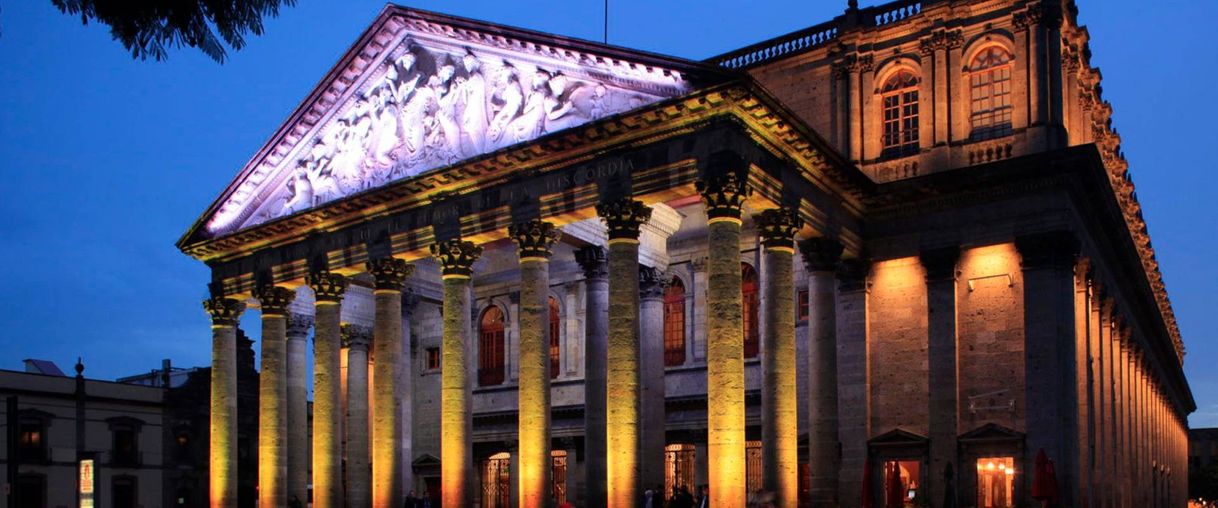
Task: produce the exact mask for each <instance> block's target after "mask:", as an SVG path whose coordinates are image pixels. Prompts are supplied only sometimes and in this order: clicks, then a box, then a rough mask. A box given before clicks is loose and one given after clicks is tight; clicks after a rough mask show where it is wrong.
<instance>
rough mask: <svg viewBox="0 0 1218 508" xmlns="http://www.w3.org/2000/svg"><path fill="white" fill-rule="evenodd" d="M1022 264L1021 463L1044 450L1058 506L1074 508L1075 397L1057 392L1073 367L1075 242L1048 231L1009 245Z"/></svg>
mask: <svg viewBox="0 0 1218 508" xmlns="http://www.w3.org/2000/svg"><path fill="white" fill-rule="evenodd" d="M1015 247H1016V248H1017V249H1018V250H1019V255H1020V257H1021V260H1022V265H1023V280H1024V337H1025V339H1024V340H1025V348H1024V350H1025V354H1024V356H1025V358H1024V362H1025V371H1026V372H1025V379H1026V382H1027V394H1026V398H1027V405H1026V411H1027V429H1028V430H1027V448H1026V450H1027V453H1028V456H1027V461H1028V462H1027V463H1028V464H1031V463H1033V462H1034V461H1035V457H1036V454H1037V453H1038V452H1039V451H1040V450H1041V449H1044V450H1045V453H1046V454H1047V455H1048V456H1049V458H1050V459H1052V460H1053V461H1054V462H1055V463H1056V468H1055V469H1056V471H1057V475H1058V485H1059V486H1060V492H1061V493H1062V499H1061V504H1062V505H1063V506H1074V504H1075V503H1074V493H1075V492H1076V490H1077V489H1076V488H1075V485H1076V481H1077V477H1078V468H1077V467H1076V466H1075V462H1076V460H1077V458H1078V437H1077V436H1078V411H1077V410H1076V409H1075V408H1076V407H1077V404H1078V397H1077V396H1076V394H1075V393H1074V391H1073V390H1062V389H1061V383H1062V380H1063V379H1071V380H1073V379H1077V377H1076V376H1077V366H1076V365H1075V363H1074V358H1075V354H1074V347H1075V342H1074V267H1075V265H1076V259H1075V258H1076V255H1077V254H1078V240H1077V239H1076V238H1075V237H1074V235H1073V234H1072V233H1070V232H1067V231H1054V232H1048V233H1040V234H1035V235H1029V236H1022V237H1019V238H1017V239H1016V240H1015Z"/></svg>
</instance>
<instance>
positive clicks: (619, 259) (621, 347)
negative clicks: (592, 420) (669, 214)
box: [597, 199, 651, 507]
mask: <svg viewBox="0 0 1218 508" xmlns="http://www.w3.org/2000/svg"><path fill="white" fill-rule="evenodd" d="M597 213H598V214H599V215H600V216H601V217H602V218H603V219H604V220H605V223H606V224H607V225H608V229H609V340H608V352H607V360H608V362H607V363H608V366H607V372H608V379H607V380H606V383H605V386H606V392H607V397H608V398H607V401H606V404H605V408H606V413H607V414H606V430H605V436H606V438H607V441H608V445H609V449H608V458H607V461H606V462H607V466H608V470H609V474H608V485H609V493H608V499H609V506H612V507H617V506H632V505H634V504H637V503H638V502H639V499H640V496H641V495H642V491H641V490H640V489H639V240H638V238H639V227H640V226H641V225H642V224H643V223H644V222H646V221H647V220H648V219H649V218H650V217H651V209H650V208H647V207H646V206H644V205H643V204H642V203H640V202H638V201H633V200H630V199H622V200H617V201H611V202H605V203H601V204H600V205H598V206H597Z"/></svg>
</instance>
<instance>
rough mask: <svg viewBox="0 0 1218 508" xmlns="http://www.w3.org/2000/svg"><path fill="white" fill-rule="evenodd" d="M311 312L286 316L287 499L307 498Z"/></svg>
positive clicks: (305, 499) (301, 499)
mask: <svg viewBox="0 0 1218 508" xmlns="http://www.w3.org/2000/svg"><path fill="white" fill-rule="evenodd" d="M312 326H313V316H310V315H308V314H296V313H293V314H291V315H289V316H288V330H287V336H288V343H287V346H288V349H287V359H288V365H287V367H288V390H287V391H288V442H287V447H288V502H289V503H290V502H291V501H292V498H296V499H299V500H300V503H301V504H302V505H303V504H305V503H308V501H309V399H308V396H309V389H308V387H307V386H306V383H308V378H309V371H308V365H306V362H307V360H306V358H305V357H306V353H307V351H306V349H307V348H308V347H309V328H311V327H312Z"/></svg>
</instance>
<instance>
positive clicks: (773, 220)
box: [204, 172, 841, 507]
mask: <svg viewBox="0 0 1218 508" xmlns="http://www.w3.org/2000/svg"><path fill="white" fill-rule="evenodd" d="M697 188H698V191H699V192H700V194H701V195H702V197H703V199H704V202H705V204H706V210H707V216H708V237H707V241H708V246H709V250H710V253H709V256H708V279H709V281H708V289H707V294H706V305H707V309H708V312H707V316H708V317H707V324H706V326H707V376H708V383H707V386H708V394H707V398H708V445H707V455H708V460H709V462H710V463H711V464H713V465H714V467H711V468H710V471H711V472H710V478H709V483H710V484H711V485H712V486H713V487H714V488H713V489H712V490H711V496H712V500H711V502H712V503H713V504H714V505H715V506H720V507H734V506H741V507H742V506H744V505H745V502H746V495H747V493H746V487H745V477H746V475H745V470H746V465H745V399H744V340H743V326H742V319H743V316H742V312H741V272H740V262H739V245H740V234H741V233H740V232H741V225H742V206H743V204H744V201H745V199H746V198H747V197H748V196H749V194H750V189H749V188H748V186H747V183H746V181H745V180H744V178H743V177H742V176H741V175H740V174H738V173H735V172H726V173H722V174H719V175H715V176H713V177H709V178H705V179H703V180H701V181H699V182H698V185H697ZM597 213H598V215H599V216H600V217H601V218H602V219H603V220H604V222H605V224H606V225H607V233H608V242H607V243H608V248H607V251H606V250H604V249H601V248H599V247H587V248H583V249H581V250H579V251H578V252H577V254H576V259H577V261H578V262H579V264H580V265H581V267H582V268H583V269H584V272H585V276H586V279H587V284H586V288H587V289H586V291H587V292H588V294H587V299H586V301H587V305H588V308H587V309H586V315H587V319H586V326H587V328H588V330H587V332H588V333H587V337H588V344H587V347H586V349H587V353H586V361H587V368H586V380H585V390H586V393H585V396H586V399H585V400H586V418H585V424H586V429H585V430H586V431H587V433H586V438H585V446H586V455H585V456H586V457H587V465H586V471H587V474H588V478H589V479H588V481H587V485H588V493H587V494H588V497H589V505H590V506H629V505H632V504H635V503H637V501H638V499H640V497H641V493H642V484H641V480H642V478H643V474H644V473H645V471H643V470H642V467H643V466H642V464H644V463H647V464H649V465H650V464H651V463H661V464H662V456H660V455H658V453H657V454H656V456H655V457H647V458H646V459H644V455H643V451H644V450H653V451H654V450H662V449H663V416H662V415H663V411H664V409H663V395H662V391H663V377H662V375H663V367H662V365H663V363H662V362H663V356H662V349H661V350H659V351H658V352H651V353H650V354H649V353H648V352H647V351H644V350H642V349H641V348H640V331H641V327H646V328H648V330H649V333H656V334H658V333H660V331H661V330H662V322H663V310H662V309H663V306H662V303H661V300H659V297H660V293H659V291H655V290H654V287H651V285H650V284H649V288H650V290H651V293H648V295H650V296H649V297H648V301H647V303H648V305H650V306H649V307H648V310H649V311H650V312H646V314H647V321H641V319H640V318H641V315H640V312H641V311H640V308H641V301H640V264H639V234H640V228H641V226H642V225H643V224H644V223H646V222H647V221H648V219H649V218H650V215H651V209H650V208H649V207H647V206H645V205H644V204H643V203H641V202H639V201H635V200H633V199H629V198H627V199H619V200H609V201H605V202H602V203H601V204H599V205H598V206H597ZM755 219H756V223H757V227H758V231H759V233H760V235H761V237H762V246H763V252H764V256H765V260H764V267H765V275H764V277H763V291H764V293H765V295H766V299H767V301H768V302H769V304H768V305H767V306H766V313H765V315H764V319H765V321H766V323H765V326H764V327H763V330H765V331H766V333H765V337H764V339H763V340H764V347H765V350H766V351H767V355H766V360H765V365H764V369H763V371H764V380H763V386H764V389H763V406H764V411H765V413H766V414H767V415H771V417H768V418H765V419H763V421H764V423H763V429H762V433H763V442H764V443H766V444H765V451H764V453H763V457H764V459H763V460H764V464H763V470H764V479H765V484H766V487H767V488H768V489H770V490H773V491H774V492H776V493H777V494H778V500H779V505H780V506H796V504H797V501H796V500H797V495H798V488H797V486H798V467H797V465H798V460H797V456H796V454H797V452H796V450H797V436H798V434H797V429H796V421H797V418H796V407H797V406H796V388H795V387H796V378H795V376H796V368H795V320H796V316H795V290H794V271H793V260H794V253H795V241H794V239H795V235H796V233H797V232H798V231H799V230H800V228H801V227H802V223H801V221H800V220H799V219H798V217H797V214H796V213H795V212H793V211H792V210H790V209H786V208H782V209H775V210H767V211H764V212H762V213H760V214H759V215H757V216H756V218H755ZM508 234H509V236H510V237H512V238H513V240H515V242H516V245H517V247H518V253H519V258H520V277H521V299H520V317H519V320H520V324H519V326H520V347H519V354H520V359H519V361H520V386H519V390H518V393H519V430H518V436H519V453H518V456H519V459H518V463H514V465H516V466H517V468H516V469H517V471H518V473H517V474H516V475H514V476H515V477H516V478H517V479H518V481H519V485H518V487H519V493H520V504H521V506H522V507H543V506H546V504H547V503H548V501H549V499H550V495H551V493H550V491H549V488H550V478H549V476H550V467H549V464H550V442H551V441H550V386H549V385H550V376H549V352H548V351H549V337H548V334H549V327H548V326H546V325H547V320H546V319H545V316H546V310H547V308H548V306H547V305H546V303H547V291H548V284H549V258H550V255H551V248H552V246H553V245H554V243H555V242H557V241H558V239H559V236H560V235H559V233H558V229H557V228H556V227H555V226H554V225H553V224H550V223H548V222H544V221H541V220H531V221H524V222H519V223H516V224H513V225H512V226H511V227H509V230H508ZM816 242H817V241H813V242H812V244H816ZM823 242H824V245H819V246H818V245H813V246H812V247H807V246H805V253H804V255H805V259H807V258H808V257H809V256H810V255H814V257H815V259H819V260H821V264H820V265H814V264H813V263H812V262H810V263H809V267H810V269H811V268H813V267H814V266H815V267H816V268H824V267H827V266H828V265H830V264H832V261H829V260H828V258H830V257H832V258H835V257H836V256H838V255H840V251H841V247H840V245H837V244H836V243H834V242H828V241H823ZM809 249H811V250H809ZM835 249H836V251H835ZM481 253H482V248H481V247H480V246H477V245H474V244H473V243H471V242H468V241H463V240H461V239H459V238H458V239H451V240H447V241H441V242H438V243H436V244H434V245H433V246H432V247H431V254H432V256H433V257H435V259H436V260H437V261H438V262H439V264H440V267H441V277H442V281H443V312H442V315H443V338H442V346H441V355H440V356H441V370H442V374H441V422H440V424H441V429H442V431H441V447H440V453H441V474H442V478H441V482H442V491H443V496H442V498H443V506H445V507H463V506H470V505H471V504H472V503H473V501H474V492H475V488H474V468H473V456H472V440H471V435H472V411H471V389H472V380H471V379H470V371H469V368H468V365H470V364H471V360H472V358H471V355H470V344H471V342H472V340H471V337H470V336H469V335H470V332H471V330H472V326H471V322H470V321H471V315H472V314H471V310H472V309H471V295H472V284H471V277H472V268H473V264H474V262H475V261H476V260H477V259H478V258H479V257H480V255H481ZM821 265H824V266H823V267H822V266H821ZM366 268H367V272H368V273H370V274H371V275H372V276H373V277H374V279H375V281H376V285H375V290H374V295H375V307H376V308H375V326H374V329H373V337H372V341H371V342H372V352H373V354H374V356H375V361H374V362H373V364H372V365H373V370H374V372H373V373H372V376H371V377H372V379H373V380H374V382H373V386H372V387H371V395H370V397H369V398H365V397H362V396H351V397H348V401H347V404H348V406H347V418H346V419H345V422H344V418H343V417H342V416H343V415H342V412H343V411H342V379H341V354H340V351H341V349H342V348H343V347H344V346H346V347H347V348H348V355H349V357H348V373H347V375H348V380H347V383H348V384H347V392H348V393H349V394H353V395H355V394H364V393H369V392H368V386H367V384H368V377H369V376H368V373H367V371H366V369H367V365H368V362H367V351H368V346H367V342H366V339H361V338H360V337H359V336H358V334H356V333H344V332H345V331H346V332H351V330H347V329H345V327H344V325H342V324H341V321H340V309H341V302H342V299H343V295H344V292H345V290H346V287H347V279H346V278H345V277H344V276H342V275H339V274H336V273H331V272H329V271H324V270H322V271H316V272H314V273H311V274H309V275H308V277H306V280H305V283H306V284H307V285H309V286H310V287H311V288H312V289H313V291H314V294H315V295H316V296H315V309H314V310H315V318H314V320H315V330H316V331H315V338H314V357H315V366H314V370H315V375H314V432H313V446H314V454H313V474H314V478H313V485H314V495H315V497H314V504H315V505H317V506H323V507H325V506H344V505H347V506H375V507H391V506H395V505H397V504H400V502H401V499H402V496H403V492H402V489H403V487H402V476H401V473H402V471H403V468H404V460H405V456H404V454H403V449H404V447H403V446H402V444H403V441H404V439H403V435H402V429H403V428H404V422H403V421H402V419H401V418H402V414H403V412H402V404H403V403H406V404H409V398H408V397H409V394H408V393H407V392H406V391H404V390H403V380H402V377H403V373H402V372H399V370H400V364H401V362H400V361H399V360H400V358H401V356H402V354H403V350H402V333H403V326H402V325H403V323H402V313H401V298H402V295H401V291H402V288H403V285H404V283H405V281H406V279H407V278H409V277H410V275H411V274H412V271H413V267H412V266H411V265H409V264H407V263H406V262H404V261H402V260H400V259H395V258H391V257H389V258H381V259H375V260H372V261H370V262H369V263H368V264H367V267H366ZM647 273H649V272H646V271H644V272H643V275H644V278H645V279H646V278H647V277H646V275H647ZM831 273H832V272H831V270H830V269H828V268H824V269H817V270H811V271H810V280H809V284H810V286H811V287H814V289H815V291H811V292H810V293H811V294H812V297H813V299H814V302H813V305H816V306H817V307H818V308H819V309H823V310H827V311H825V312H821V313H819V314H818V316H817V318H816V319H815V321H814V323H813V330H812V333H813V335H814V337H813V344H814V346H813V348H814V349H813V352H812V354H813V362H814V364H813V366H814V367H816V368H813V369H811V370H812V371H813V372H814V373H813V374H812V376H813V377H812V379H811V381H812V383H813V384H812V386H813V387H814V388H816V389H815V390H814V391H813V393H816V394H818V395H817V396H816V397H814V398H813V403H812V405H811V411H812V412H813V416H814V421H813V423H812V431H813V435H814V436H818V437H816V438H815V439H814V440H813V445H812V446H813V453H814V455H815V456H816V457H822V458H823V459H825V463H826V464H829V465H827V466H821V467H833V466H831V464H833V463H834V461H835V460H836V456H837V452H836V449H832V448H835V447H830V446H828V443H829V442H830V441H836V434H837V431H836V421H835V418H834V417H835V415H836V413H837V411H836V396H835V394H836V390H835V389H834V388H833V387H835V386H836V379H835V375H836V369H835V368H833V365H834V363H835V352H834V351H833V346H832V344H833V321H834V319H833V315H832V308H833V305H832V294H833V293H832V275H831ZM652 275H653V276H654V277H652V278H656V279H658V278H659V274H658V273H653V274H652ZM656 286H658V287H661V288H662V284H657V285H656ZM652 293H654V294H652ZM294 295H295V292H294V291H292V290H290V289H287V288H283V287H277V286H270V285H263V286H259V287H258V288H257V289H256V290H255V292H254V295H253V296H254V297H255V298H256V299H258V300H259V303H260V305H261V307H262V323H263V324H262V326H263V345H262V374H261V382H260V432H259V452H260V457H259V485H260V490H259V497H260V503H261V504H263V505H265V506H284V505H287V504H288V502H289V501H291V499H292V498H293V497H296V498H299V499H300V500H302V502H303V500H305V499H306V497H305V496H306V495H307V492H305V489H306V488H307V477H306V476H305V475H306V474H307V473H305V471H306V468H305V467H303V462H304V460H305V459H304V457H305V455H304V453H305V451H304V450H303V448H302V447H294V448H289V447H288V443H289V442H300V441H302V440H303V436H298V435H297V434H300V433H303V432H305V429H306V424H305V422H304V421H303V419H304V408H303V404H300V403H301V402H304V400H303V395H304V390H303V380H304V373H303V372H293V371H292V368H291V365H295V364H297V362H292V361H289V358H297V357H303V355H304V350H303V334H299V333H293V334H292V335H293V336H299V340H298V339H296V338H294V339H292V340H291V341H289V340H288V333H287V329H288V313H287V309H288V306H289V305H290V304H291V302H292V299H293V297H294ZM204 305H205V308H206V309H207V310H208V312H209V313H211V315H212V320H213V330H214V332H213V366H214V367H213V372H212V376H213V384H212V389H213V396H212V406H213V407H212V409H213V410H212V429H213V431H212V449H213V460H212V466H211V467H212V471H211V478H212V500H213V503H212V504H213V505H214V506H235V504H236V496H235V487H236V485H235V477H236V476H235V472H236V471H235V470H236V465H235V456H236V450H235V422H236V420H235V416H236V410H235V401H236V393H235V392H236V385H235V379H236V376H235V360H234V355H235V326H236V322H237V319H238V317H239V315H240V313H241V310H242V308H243V307H242V303H241V302H239V301H237V300H234V299H230V298H224V297H215V298H212V299H209V300H207V301H206V302H205V303H204ZM653 314H654V315H653ZM648 323H650V324H651V326H648ZM656 323H659V326H657V325H656ZM305 326H306V329H307V325H305ZM602 359H603V360H604V361H602ZM643 362H649V363H648V364H647V365H648V367H647V368H646V369H644V368H643ZM657 362H658V364H659V365H660V368H658V369H654V368H653V367H654V365H650V363H657ZM644 371H646V372H649V373H652V374H654V373H656V372H658V373H659V379H658V380H656V379H648V380H646V383H647V388H646V389H647V390H659V391H660V394H659V396H654V397H649V398H648V400H652V401H653V402H655V401H658V407H651V406H648V407H643V406H642V403H641V402H640V401H641V400H642V399H643V398H642V397H640V394H641V391H642V390H644V388H643V387H642V386H641V381H642V378H641V376H642V372H644ZM298 385H299V386H298ZM298 399H299V400H298ZM369 401H371V403H372V404H373V407H374V408H375V411H372V414H373V416H374V417H373V421H372V422H371V439H372V443H371V446H369V441H368V437H369V434H368V432H366V431H365V429H368V428H369V426H368V421H367V419H368V414H369V407H368V403H369ZM297 405H301V406H302V407H301V408H299V411H297V409H298V408H296V407H295V406H297ZM657 415H658V418H657ZM645 421H650V422H652V423H648V424H647V425H650V426H653V427H656V428H647V429H644V428H643V427H644V422H645ZM297 422H299V423H297ZM344 423H345V425H344ZM344 433H345V437H346V439H345V441H346V450H343V441H344V440H343V439H342V436H343V435H344ZM644 435H646V436H649V441H648V442H644V441H643V436H644ZM293 436H295V437H293ZM657 436H658V439H659V443H658V444H657V443H653V442H650V440H654V439H656V437H657ZM369 450H371V454H370V455H369ZM344 455H345V456H346V467H345V468H344V467H343V463H342V457H343V456H344ZM600 458H603V462H601V461H600V460H598V459H600ZM818 462H819V461H817V460H814V461H813V463H814V464H815V463H818ZM369 465H370V466H371V467H370V468H369ZM369 470H370V471H371V475H370V476H369V475H368V471H369ZM344 471H345V472H346V477H345V478H344V477H343V476H342V475H343V474H344V473H343V472H344ZM647 474H648V477H651V475H652V474H654V472H647ZM813 477H814V488H820V489H825V490H828V489H832V490H836V489H835V488H834V487H833V486H832V485H831V484H830V483H829V482H830V481H835V480H832V479H833V478H835V477H834V475H830V474H827V472H826V471H824V470H821V469H820V468H818V469H817V470H816V471H814V474H813ZM344 484H345V489H344V488H343V486H344ZM602 489H603V490H602Z"/></svg>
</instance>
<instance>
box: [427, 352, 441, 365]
mask: <svg viewBox="0 0 1218 508" xmlns="http://www.w3.org/2000/svg"><path fill="white" fill-rule="evenodd" d="M439 369H440V348H438V347H429V348H427V370H439Z"/></svg>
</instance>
